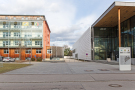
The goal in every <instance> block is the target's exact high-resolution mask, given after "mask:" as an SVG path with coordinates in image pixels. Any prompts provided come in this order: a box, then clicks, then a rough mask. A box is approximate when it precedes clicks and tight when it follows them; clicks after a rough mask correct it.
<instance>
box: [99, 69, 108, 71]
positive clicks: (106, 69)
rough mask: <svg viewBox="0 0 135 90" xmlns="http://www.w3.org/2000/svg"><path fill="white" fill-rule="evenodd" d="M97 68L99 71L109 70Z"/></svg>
mask: <svg viewBox="0 0 135 90" xmlns="http://www.w3.org/2000/svg"><path fill="white" fill-rule="evenodd" d="M98 70H100V71H109V70H107V69H98Z"/></svg>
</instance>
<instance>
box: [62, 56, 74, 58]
mask: <svg viewBox="0 0 135 90" xmlns="http://www.w3.org/2000/svg"><path fill="white" fill-rule="evenodd" d="M64 58H73V56H64Z"/></svg>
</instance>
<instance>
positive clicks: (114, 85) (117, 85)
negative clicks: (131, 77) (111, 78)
mask: <svg viewBox="0 0 135 90" xmlns="http://www.w3.org/2000/svg"><path fill="white" fill-rule="evenodd" d="M108 86H110V87H122V85H119V84H109V85H108Z"/></svg>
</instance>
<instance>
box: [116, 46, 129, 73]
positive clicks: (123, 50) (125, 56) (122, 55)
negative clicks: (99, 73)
mask: <svg viewBox="0 0 135 90" xmlns="http://www.w3.org/2000/svg"><path fill="white" fill-rule="evenodd" d="M119 70H120V71H124V70H127V71H130V70H131V49H130V47H119Z"/></svg>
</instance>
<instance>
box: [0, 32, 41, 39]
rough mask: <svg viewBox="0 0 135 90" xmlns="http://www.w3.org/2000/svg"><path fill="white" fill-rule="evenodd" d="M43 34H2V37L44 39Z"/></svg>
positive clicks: (0, 36)
mask: <svg viewBox="0 0 135 90" xmlns="http://www.w3.org/2000/svg"><path fill="white" fill-rule="evenodd" d="M42 38H43V35H41V34H27V33H26V34H19V33H17V34H16V35H15V34H9V35H8V33H6V34H0V39H42Z"/></svg>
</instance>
